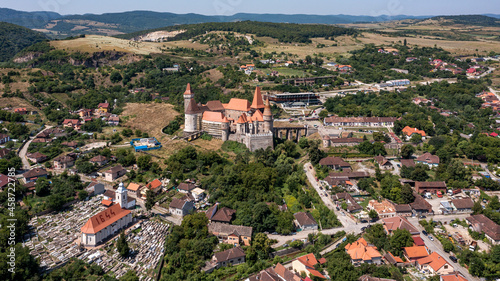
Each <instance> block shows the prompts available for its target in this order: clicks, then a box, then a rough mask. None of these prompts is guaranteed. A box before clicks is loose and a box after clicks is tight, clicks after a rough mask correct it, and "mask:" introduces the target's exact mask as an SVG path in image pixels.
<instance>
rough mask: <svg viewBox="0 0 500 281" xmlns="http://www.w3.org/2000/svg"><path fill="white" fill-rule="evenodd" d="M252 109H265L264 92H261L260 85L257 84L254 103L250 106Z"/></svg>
mask: <svg viewBox="0 0 500 281" xmlns="http://www.w3.org/2000/svg"><path fill="white" fill-rule="evenodd" d="M250 108H252V109H263V108H264V101H263V100H262V94H261V93H260V87H259V86H257V88H255V94H254V95H253V101H252V105H251V106H250Z"/></svg>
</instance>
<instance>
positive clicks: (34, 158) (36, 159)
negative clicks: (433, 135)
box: [26, 152, 47, 163]
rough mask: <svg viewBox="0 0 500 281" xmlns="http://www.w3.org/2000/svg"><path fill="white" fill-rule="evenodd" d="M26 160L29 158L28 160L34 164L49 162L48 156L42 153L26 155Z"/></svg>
mask: <svg viewBox="0 0 500 281" xmlns="http://www.w3.org/2000/svg"><path fill="white" fill-rule="evenodd" d="M26 158H28V160H30V161H31V162H33V163H41V162H43V161H45V160H47V156H46V155H45V154H42V153H40V152H35V153H28V154H27V155H26Z"/></svg>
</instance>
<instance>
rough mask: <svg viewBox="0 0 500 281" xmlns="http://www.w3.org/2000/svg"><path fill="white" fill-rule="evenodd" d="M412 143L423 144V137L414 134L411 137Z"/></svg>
mask: <svg viewBox="0 0 500 281" xmlns="http://www.w3.org/2000/svg"><path fill="white" fill-rule="evenodd" d="M410 142H412V143H415V144H417V143H421V142H422V136H421V135H419V134H413V135H412V136H411V138H410Z"/></svg>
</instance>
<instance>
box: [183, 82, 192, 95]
mask: <svg viewBox="0 0 500 281" xmlns="http://www.w3.org/2000/svg"><path fill="white" fill-rule="evenodd" d="M191 94H192V92H191V84H190V83H188V84H187V86H186V91H185V92H184V95H191Z"/></svg>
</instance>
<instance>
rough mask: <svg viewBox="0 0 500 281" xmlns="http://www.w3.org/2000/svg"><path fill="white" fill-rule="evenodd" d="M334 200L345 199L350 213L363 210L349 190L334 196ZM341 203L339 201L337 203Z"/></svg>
mask: <svg viewBox="0 0 500 281" xmlns="http://www.w3.org/2000/svg"><path fill="white" fill-rule="evenodd" d="M332 199H333V200H334V201H344V202H345V203H346V204H347V211H348V212H349V213H356V212H359V211H361V210H363V207H362V206H361V205H359V204H358V202H356V200H354V198H353V197H352V196H351V194H349V193H347V192H340V193H337V194H335V195H333V196H332ZM338 204H339V203H338V202H337V205H338Z"/></svg>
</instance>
